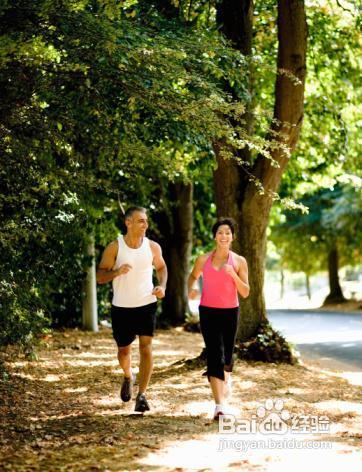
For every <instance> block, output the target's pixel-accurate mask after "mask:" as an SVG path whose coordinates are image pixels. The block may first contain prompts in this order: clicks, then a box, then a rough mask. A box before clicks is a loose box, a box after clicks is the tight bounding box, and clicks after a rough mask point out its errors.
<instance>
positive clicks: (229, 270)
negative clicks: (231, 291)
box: [224, 264, 237, 278]
mask: <svg viewBox="0 0 362 472" xmlns="http://www.w3.org/2000/svg"><path fill="white" fill-rule="evenodd" d="M224 271H225V272H226V273H227V274H229V275H230V276H231V277H232V278H234V277H235V275H237V274H236V272H235V269H234V267H233V266H232V265H231V264H225V265H224Z"/></svg>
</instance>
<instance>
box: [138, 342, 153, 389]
mask: <svg viewBox="0 0 362 472" xmlns="http://www.w3.org/2000/svg"><path fill="white" fill-rule="evenodd" d="M139 350H140V367H139V393H145V391H146V389H147V386H148V383H149V381H150V378H151V375H152V370H153V357H152V336H140V337H139Z"/></svg>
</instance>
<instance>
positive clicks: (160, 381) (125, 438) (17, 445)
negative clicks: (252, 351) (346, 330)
mask: <svg viewBox="0 0 362 472" xmlns="http://www.w3.org/2000/svg"><path fill="white" fill-rule="evenodd" d="M154 346H155V372H154V375H153V378H152V385H151V387H150V390H149V400H150V403H151V406H152V411H151V412H150V413H148V414H145V415H139V414H135V413H133V408H134V403H133V402H130V403H129V404H125V405H123V404H122V402H121V401H120V399H119V396H118V395H119V384H120V371H119V368H118V366H117V361H116V359H115V346H114V343H113V339H112V337H111V333H110V331H109V330H107V329H103V330H102V331H101V332H100V333H98V334H93V333H92V334H90V333H83V332H81V331H67V332H64V333H55V334H54V335H53V336H51V337H49V338H48V339H47V340H45V341H44V343H43V346H42V347H41V349H39V351H38V356H39V358H38V360H37V361H33V362H29V361H27V360H25V359H24V358H19V359H18V360H17V361H16V362H14V361H12V362H10V361H9V359H10V358H9V357H8V358H7V359H8V362H6V367H7V369H8V371H9V372H10V377H9V378H8V380H7V381H6V382H0V394H1V397H0V399H1V400H0V426H1V428H0V469H1V470H16V471H31V470H44V471H51V472H53V471H63V470H64V471H92V470H102V471H125V470H140V471H153V470H155V471H156V470H157V471H158V470H165V471H171V470H178V471H182V470H218V471H219V470H233V471H234V470H240V469H242V470H253V471H254V470H278V471H280V470H283V469H284V467H285V469H287V468H288V469H289V470H290V469H293V470H299V469H298V464H299V465H302V466H303V469H304V470H305V469H307V468H308V467H309V463H310V467H311V468H312V467H313V464H314V465H315V461H316V460H322V461H323V466H324V467H325V468H326V467H328V466H331V467H332V469H333V470H335V468H336V467H339V466H340V468H342V467H343V470H344V471H346V470H357V469H359V470H360V461H361V459H362V456H361V455H360V453H359V452H358V449H359V450H361V449H360V448H361V445H362V440H361V437H362V435H361V432H362V426H361V418H362V406H361V405H362V402H361V399H362V392H361V387H358V386H357V385H352V384H351V383H349V382H348V381H347V380H346V379H343V378H341V377H338V376H337V375H335V374H333V373H331V372H324V371H323V372H321V371H320V370H319V369H317V368H315V367H313V365H308V366H277V365H274V364H271V365H264V364H261V363H246V362H240V361H239V362H237V363H236V367H235V373H234V393H233V402H232V404H233V406H234V407H236V408H238V410H239V412H240V413H239V415H238V418H239V419H240V418H241V419H243V420H244V423H245V422H246V421H253V420H254V423H255V421H257V422H259V423H260V421H261V419H260V418H259V417H257V416H256V410H257V408H258V407H260V406H264V407H265V408H264V413H265V415H264V416H265V417H266V416H267V415H268V414H269V413H271V412H272V411H268V409H267V406H268V407H269V406H270V405H269V403H267V404H265V402H266V400H268V399H269V400H273V401H274V400H277V399H282V400H283V401H284V412H286V413H284V416H285V415H286V416H288V418H286V419H285V423H286V424H287V425H288V428H289V429H288V432H285V433H284V434H283V436H281V435H280V434H279V435H278V434H273V435H271V434H261V433H260V431H259V432H256V433H250V434H241V433H240V431H239V434H225V433H224V434H220V433H219V431H218V424H217V423H215V422H213V421H211V420H210V415H211V413H212V402H211V399H210V395H209V389H208V384H207V381H206V379H205V377H202V375H201V374H202V372H203V369H202V368H201V367H190V366H188V365H185V363H184V362H183V361H182V360H183V359H185V358H192V357H194V356H196V355H197V354H199V352H200V351H201V348H202V340H201V337H200V335H199V334H192V333H186V332H184V331H182V330H180V329H176V330H171V331H159V332H158V333H157V337H156V338H155V342H154ZM136 357H137V356H136V350H135V358H136ZM5 360H6V355H5ZM272 406H273V407H274V410H273V411H274V413H277V414H278V415H279V416H280V415H281V411H280V410H277V409H276V407H277V406H278V405H277V404H274V405H272ZM293 415H294V416H293ZM308 415H312V416H308ZM322 415H326V416H327V417H328V421H329V423H330V431H319V432H317V433H313V432H312V431H310V429H311V428H310V427H309V426H310V424H311V423H308V421H309V420H310V419H311V418H313V417H314V418H320V417H321V416H322ZM303 418H304V421H305V422H306V423H305V424H309V426H308V428H307V429H308V430H309V431H307V432H306V433H305V434H301V431H298V432H295V431H294V433H293V431H291V428H292V424H294V427H295V425H296V420H298V421H299V422H300V421H303ZM305 418H307V420H308V418H309V420H308V421H307V420H306V419H305ZM259 423H258V424H259ZM245 424H246V423H245ZM297 426H298V425H297ZM300 427H301V426H300V424H299V427H298V428H299V429H300ZM298 428H297V429H298ZM264 432H265V431H264ZM281 438H282V439H283V440H284V443H283V447H281V448H280V444H281V443H280V440H281ZM312 440H313V441H314V443H313V442H312ZM263 441H264V442H263ZM266 441H269V442H268V443H266ZM273 441H274V442H273ZM278 441H279V443H278ZM288 441H289V442H288ZM298 441H299V443H298V444H297V442H298ZM300 441H309V443H308V445H306V444H307V443H303V448H299V447H300V445H301V442H300ZM323 442H324V443H323ZM278 444H279V445H278ZM322 446H323V447H326V448H322ZM246 448H248V450H247V451H246V450H245V449H246ZM242 449H243V450H242ZM313 468H314V467H313Z"/></svg>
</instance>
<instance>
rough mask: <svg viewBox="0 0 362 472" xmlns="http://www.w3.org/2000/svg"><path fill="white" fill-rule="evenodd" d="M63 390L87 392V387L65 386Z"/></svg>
mask: <svg viewBox="0 0 362 472" xmlns="http://www.w3.org/2000/svg"><path fill="white" fill-rule="evenodd" d="M63 391H64V392H67V393H80V392H88V387H78V388H65V389H64V390H63Z"/></svg>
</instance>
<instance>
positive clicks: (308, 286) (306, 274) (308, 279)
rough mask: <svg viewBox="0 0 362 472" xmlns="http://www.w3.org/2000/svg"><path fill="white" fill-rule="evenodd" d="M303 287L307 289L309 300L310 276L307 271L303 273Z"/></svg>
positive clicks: (310, 293) (310, 295) (310, 294)
mask: <svg viewBox="0 0 362 472" xmlns="http://www.w3.org/2000/svg"><path fill="white" fill-rule="evenodd" d="M305 288H306V290H307V297H308V300H310V299H311V298H312V292H311V290H310V277H309V274H308V273H307V272H306V273H305Z"/></svg>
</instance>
